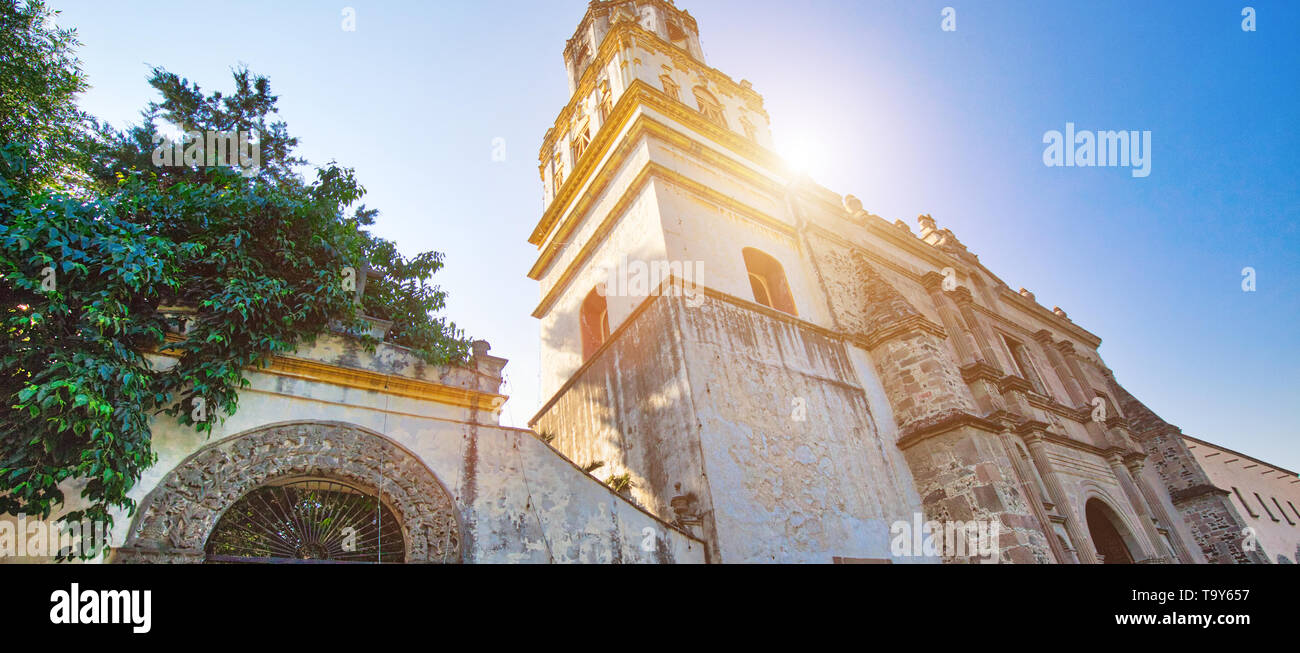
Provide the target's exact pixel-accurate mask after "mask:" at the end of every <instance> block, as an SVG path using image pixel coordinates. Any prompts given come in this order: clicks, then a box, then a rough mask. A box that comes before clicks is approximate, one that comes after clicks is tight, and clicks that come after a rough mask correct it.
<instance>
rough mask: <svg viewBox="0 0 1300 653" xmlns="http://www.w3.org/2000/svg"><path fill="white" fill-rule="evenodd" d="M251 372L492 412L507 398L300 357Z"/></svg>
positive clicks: (275, 358) (274, 360)
mask: <svg viewBox="0 0 1300 653" xmlns="http://www.w3.org/2000/svg"><path fill="white" fill-rule="evenodd" d="M151 353H153V354H156V355H158V356H165V357H168V358H176V355H175V354H172V353H168V352H167V351H166V350H162V351H154V352H151ZM248 371H249V372H252V373H259V374H271V375H274V376H280V377H287V378H293V379H301V380H304V381H310V382H313V383H325V384H328V385H334V386H340V387H344V388H351V389H355V390H361V391H364V392H378V393H381V394H388V395H393V396H398V397H406V398H409V399H419V400H421V401H430V402H434V403H438V404H443V405H450V406H458V407H461V408H470V409H474V410H484V411H489V412H494V411H496V410H497V409H499V408H501V406H502V405H503V404H505V402H506V399H507V397H506V396H505V395H502V394H497V393H494V392H485V391H482V390H473V389H470V388H463V387H459V386H450V385H444V384H441V383H434V382H431V381H424V380H421V379H412V378H410V377H405V376H399V375H395V374H383V373H381V372H374V371H371V370H363V369H357V368H352V367H343V366H340V365H334V364H330V363H322V362H319V361H314V360H309V359H305V358H298V357H296V356H282V355H276V356H271V358H270V365H268V366H267V367H264V368H255V367H250V368H248Z"/></svg>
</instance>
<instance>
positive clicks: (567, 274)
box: [528, 117, 795, 318]
mask: <svg viewBox="0 0 1300 653" xmlns="http://www.w3.org/2000/svg"><path fill="white" fill-rule="evenodd" d="M641 120H644V121H645V123H644V124H645V125H646V127H645V128H646V129H647V130H649V131H655V130H657V129H659V128H658V127H653V125H662V123H658V122H657V121H655V120H653V119H651V118H647V117H643V118H641V119H639V120H638V122H640V121H641ZM662 128H663V129H668V128H667V127H662ZM652 179H658V180H661V181H664V182H666V183H669V184H672V185H674V186H676V187H677V188H679V189H681V190H683V191H685V192H688V193H691V194H693V195H695V196H696V197H697V198H699V199H702V200H705V201H708V202H711V203H713V204H715V205H716V206H720V207H723V208H725V209H727V210H729V211H731V212H733V213H735V214H737V215H739V216H743V217H745V218H748V219H750V220H753V221H755V222H757V223H759V224H762V225H764V226H766V227H768V228H770V229H773V230H775V231H778V232H781V233H784V234H785V235H787V236H789V237H791V238H793V237H794V235H795V231H794V227H793V226H791V225H789V224H787V223H784V222H781V221H780V220H777V219H776V218H773V217H771V216H769V215H767V214H766V213H764V212H762V211H760V210H758V209H756V208H754V207H752V206H749V205H747V204H744V203H741V202H739V201H737V200H735V199H733V198H731V197H729V196H727V195H723V194H722V193H719V192H717V191H716V190H714V189H712V188H710V187H709V186H706V185H705V184H701V183H699V182H697V181H695V180H693V179H690V178H688V177H685V176H683V175H681V174H680V173H678V172H676V171H674V170H671V169H669V168H666V167H664V166H663V165H661V164H659V163H655V162H653V161H652V162H648V163H646V165H645V166H644V167H643V168H642V169H641V171H640V172H639V173H637V176H636V177H635V178H634V179H633V180H632V182H631V183H629V184H628V187H627V190H626V191H624V193H623V195H621V196H620V197H619V199H618V200H617V201H616V202H615V204H614V206H613V208H612V209H611V210H610V211H609V212H608V213H607V214H606V215H605V217H604V219H602V220H601V222H600V224H599V225H597V227H596V230H595V231H594V232H592V235H591V236H590V237H589V238H587V240H586V242H584V243H583V244H582V247H581V249H579V250H578V253H577V254H576V255H575V256H574V257H573V260H572V261H571V262H570V263H569V265H568V266H567V267H566V268H565V269H564V272H563V273H561V275H560V277H559V278H558V279H557V280H556V281H555V283H553V284H552V285H551V288H550V290H549V291H547V293H546V295H545V296H544V297H543V298H542V300H541V301H540V302H539V303H538V305H537V307H536V308H534V309H533V313H532V315H533V317H537V318H540V317H542V316H543V315H545V314H546V312H547V311H549V310H550V308H551V306H552V305H554V303H555V301H556V300H557V299H558V298H559V296H560V294H561V293H563V292H564V290H565V288H567V287H568V285H569V283H570V282H572V280H573V278H574V277H575V276H577V273H578V271H579V269H580V268H581V266H582V265H583V264H584V263H586V262H587V261H588V260H589V259H590V258H591V256H592V255H593V254H594V253H595V251H596V249H598V248H599V247H600V244H601V243H602V242H603V240H604V238H605V237H606V236H607V235H608V234H609V232H610V231H611V230H612V229H613V228H614V226H615V225H616V224H617V223H618V221H619V219H621V218H622V217H623V215H624V213H626V211H627V209H628V207H629V206H631V204H632V202H633V201H634V200H635V199H636V197H637V195H638V194H639V193H640V192H641V191H642V189H643V188H644V187H645V185H646V184H647V183H649V182H650V181H651V180H652ZM576 226H577V222H576V221H573V222H570V223H567V224H566V225H565V226H564V227H562V229H561V231H560V232H559V233H558V234H557V236H556V238H555V239H553V241H552V243H551V245H550V246H548V247H547V248H546V250H545V251H544V252H543V253H542V255H541V256H540V257H539V258H538V260H537V262H536V263H534V264H533V267H532V269H530V270H529V272H528V276H529V278H531V279H534V280H540V279H541V277H542V275H543V274H545V272H546V271H547V270H548V269H549V267H550V265H551V264H552V263H553V262H554V261H555V259H556V258H557V257H558V256H559V254H560V251H561V249H562V247H563V245H564V244H567V243H565V242H563V241H562V239H564V238H568V237H569V236H570V235H571V233H572V231H573V230H574V229H576Z"/></svg>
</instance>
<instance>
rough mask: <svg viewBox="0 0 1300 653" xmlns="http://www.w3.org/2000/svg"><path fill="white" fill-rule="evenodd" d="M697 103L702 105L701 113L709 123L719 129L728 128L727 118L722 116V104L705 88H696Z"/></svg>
mask: <svg viewBox="0 0 1300 653" xmlns="http://www.w3.org/2000/svg"><path fill="white" fill-rule="evenodd" d="M695 101H696V102H697V103H698V104H699V105H700V113H702V114H704V117H705V118H708V119H709V122H711V123H713V124H715V125H717V126H719V127H726V126H727V118H726V116H724V115H722V103H721V102H718V99H717V98H715V97H713V94H712V93H710V92H708V91H707V90H705V88H704V87H703V86H696V87H695Z"/></svg>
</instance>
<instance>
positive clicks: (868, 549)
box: [529, 0, 934, 562]
mask: <svg viewBox="0 0 1300 653" xmlns="http://www.w3.org/2000/svg"><path fill="white" fill-rule="evenodd" d="M564 62H565V67H566V70H567V71H568V77H569V87H570V90H571V91H572V99H571V101H570V102H569V104H568V106H566V107H565V108H564V109H563V110H562V111H561V112H560V115H559V117H558V119H557V120H556V122H555V125H554V127H553V128H551V129H550V130H549V131H548V132H547V134H546V137H545V139H544V141H543V144H542V149H541V153H540V156H539V159H540V167H539V172H540V173H541V178H542V184H543V189H544V190H543V195H544V198H545V207H546V208H545V211H544V213H543V216H542V219H541V221H540V222H539V223H538V224H537V227H536V229H534V231H533V233H532V235H531V237H530V239H529V240H530V242H531V243H532V244H534V245H536V246H537V247H538V250H539V256H538V259H537V261H536V263H535V264H534V266H533V268H532V270H531V271H530V277H531V278H533V279H535V280H537V281H538V282H539V283H540V285H541V301H540V303H539V304H538V306H537V307H536V310H535V311H534V312H533V315H534V317H537V318H539V319H540V321H541V337H542V395H543V397H550V398H551V399H550V401H549V402H547V404H546V405H545V406H544V407H543V409H542V410H541V411H540V412H539V414H538V415H537V416H536V417H535V418H534V420H533V425H534V427H535V428H536V430H537V431H538V432H539V433H541V435H542V437H543V438H544V439H547V440H548V441H549V442H551V444H552V446H554V447H555V448H557V449H558V450H559V451H561V452H562V453H564V454H565V455H566V456H568V457H569V458H570V459H572V460H573V461H574V462H575V463H577V464H578V465H579V466H581V467H583V468H584V469H588V470H590V472H591V473H592V474H593V475H594V476H596V477H597V478H598V479H601V480H604V481H606V482H607V483H608V484H609V485H610V486H611V487H613V488H615V489H616V490H618V491H620V492H622V493H624V494H625V495H627V496H629V497H630V498H632V499H633V500H635V501H636V502H638V503H639V504H640V505H641V506H643V507H645V508H646V509H647V510H648V511H650V512H652V513H654V514H656V515H658V516H661V517H662V518H664V519H665V520H668V521H672V522H675V523H676V524H678V525H679V526H681V527H682V528H683V529H685V530H688V531H690V532H692V533H693V534H695V535H696V536H698V537H701V538H702V539H704V540H705V541H706V542H707V543H708V546H709V550H710V553H711V556H712V560H713V561H714V562H772V561H777V562H830V561H831V560H832V559H834V558H836V557H840V558H846V559H874V560H883V559H887V558H889V551H888V541H889V525H890V524H891V523H893V522H895V521H898V520H904V521H910V520H911V519H912V516H913V514H914V513H919V512H920V511H921V507H920V505H921V502H920V497H919V496H918V495H917V492H916V490H915V489H914V487H913V483H912V479H911V475H910V472H909V470H908V469H907V465H906V464H905V462H904V460H903V456H902V454H901V452H899V451H898V450H897V449H896V448H895V447H893V446H892V444H891V445H889V446H886V445H885V444H884V443H883V442H882V441H881V439H880V438H881V435H882V431H884V430H887V429H889V428H891V423H892V417H889V416H888V408H887V407H884V406H885V399H884V397H883V395H882V394H881V393H880V391H879V389H878V388H868V387H865V386H864V383H863V381H862V378H861V376H860V375H861V374H864V373H865V374H868V375H869V376H870V378H872V379H874V372H872V371H871V370H870V363H869V361H867V360H866V359H865V358H862V357H861V356H859V355H857V354H855V353H854V352H852V351H850V349H848V348H846V347H845V346H844V342H843V341H842V339H841V338H840V337H838V336H837V335H836V334H835V333H833V332H831V331H830V330H828V329H827V328H826V327H828V326H829V325H831V324H833V318H832V316H831V314H830V311H829V307H828V306H827V304H826V300H825V296H824V294H823V291H822V290H821V289H820V287H819V285H818V281H817V278H816V276H815V269H814V267H813V266H812V265H811V262H810V261H809V259H808V252H807V244H806V243H805V242H803V241H802V240H801V235H800V233H799V225H800V221H801V220H803V219H804V218H801V217H800V215H799V209H798V208H797V207H796V206H795V204H796V203H795V202H793V198H792V196H793V194H795V193H796V192H797V191H796V190H795V189H793V188H792V187H791V186H790V183H791V180H792V179H793V178H792V177H791V176H789V175H788V174H787V172H786V169H785V165H784V164H783V163H782V162H781V160H780V159H779V158H778V157H776V156H775V155H774V154H773V153H772V151H771V136H770V133H769V120H768V115H767V112H766V111H765V110H764V108H763V99H762V97H761V96H760V95H759V94H758V93H757V92H756V91H755V90H754V89H753V88H752V87H751V85H750V84H749V82H747V81H740V82H737V81H735V80H733V79H732V78H731V77H729V76H727V75H726V74H724V73H722V72H721V71H718V70H715V69H713V68H710V67H709V66H708V65H707V64H706V62H705V60H704V56H703V51H702V49H701V47H700V39H699V28H698V26H697V24H696V21H695V19H694V18H693V17H692V16H691V15H690V13H689V12H687V11H684V10H683V9H680V8H678V7H677V6H675V5H674V3H672V2H669V1H665V0H623V1H609V2H599V1H598V2H592V3H590V6H589V8H588V10H587V13H586V15H585V16H584V17H583V19H582V21H581V23H580V24H579V26H578V30H577V32H576V33H575V34H574V35H573V38H571V39H569V41H568V43H567V44H566V45H565V48H564ZM810 192H812V193H813V194H812V195H810V196H809V197H810V198H811V200H812V201H816V202H822V203H832V204H831V205H832V206H835V207H836V208H837V210H840V211H842V209H839V208H838V202H839V198H838V197H836V196H834V195H831V194H830V193H829V192H827V191H820V192H816V191H810ZM873 404H879V405H880V406H881V407H883V411H884V412H883V413H877V412H875V406H873ZM920 561H925V560H920ZM929 561H934V560H933V559H930V560H929Z"/></svg>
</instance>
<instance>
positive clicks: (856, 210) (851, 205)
mask: <svg viewBox="0 0 1300 653" xmlns="http://www.w3.org/2000/svg"><path fill="white" fill-rule="evenodd" d="M844 210H845V211H848V212H849V215H851V216H854V217H857V216H858V214H860V213H862V212H863V211H862V200H860V199H858V198H857V197H854V196H853V195H845V196H844Z"/></svg>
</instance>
